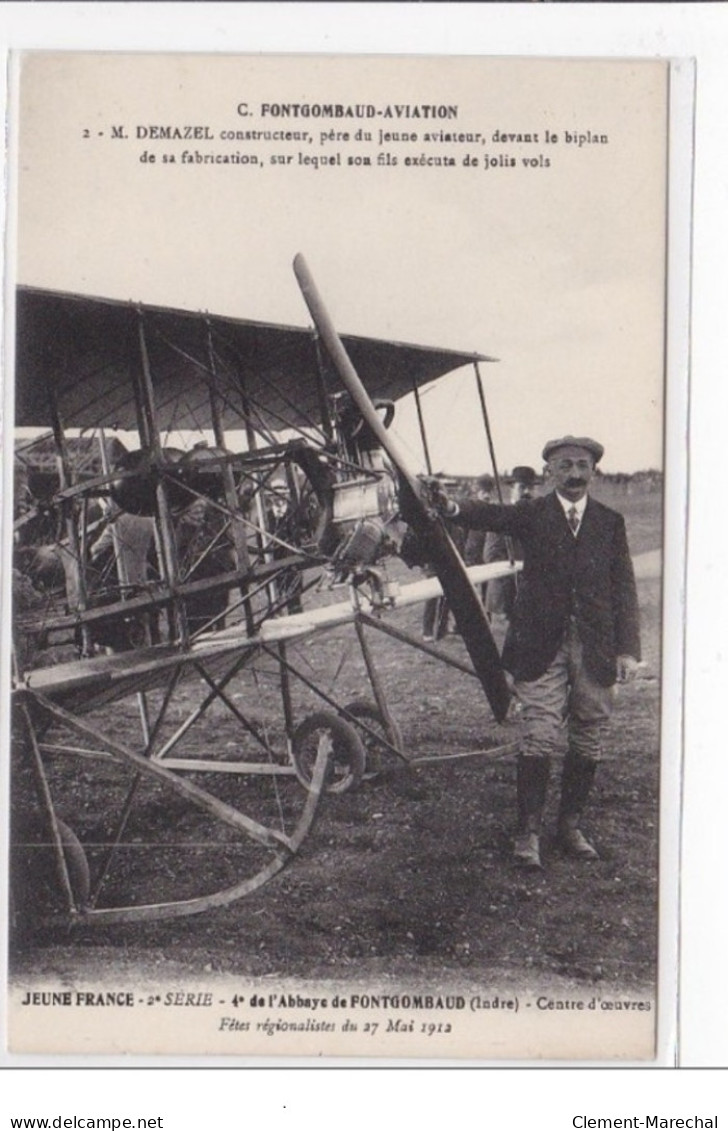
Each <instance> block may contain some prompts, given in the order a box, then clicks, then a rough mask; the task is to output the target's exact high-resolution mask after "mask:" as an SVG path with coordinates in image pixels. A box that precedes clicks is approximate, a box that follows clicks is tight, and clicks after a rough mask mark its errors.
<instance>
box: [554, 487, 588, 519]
mask: <svg viewBox="0 0 728 1131" xmlns="http://www.w3.org/2000/svg"><path fill="white" fill-rule="evenodd" d="M556 498H557V499H558V500H559V502H560V503H561V506H562V507H563V509H564V514H565V515H566V516H567V518H568V516H569V511H570V510H571V508H572V507H575V508H576V514H577V517H578V519H579V522H581V520H582V518H583V517H584V511H585V510H586V504H587V500H588V498H589V496H588V495H582V497H581V498H580V499H579V501H578V502H576V503H572V501H571V499H565V498H564V496H563V495H560V494H559V492H558V491H556Z"/></svg>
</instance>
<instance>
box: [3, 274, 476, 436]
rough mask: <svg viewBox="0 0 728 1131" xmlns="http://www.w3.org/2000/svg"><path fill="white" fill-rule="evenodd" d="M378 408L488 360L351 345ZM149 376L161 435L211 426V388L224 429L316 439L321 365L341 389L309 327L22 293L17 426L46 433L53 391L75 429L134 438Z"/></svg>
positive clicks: (370, 343)
mask: <svg viewBox="0 0 728 1131" xmlns="http://www.w3.org/2000/svg"><path fill="white" fill-rule="evenodd" d="M342 341H343V343H344V345H345V347H346V350H347V352H348V353H349V356H350V358H351V360H352V362H353V364H354V367H355V369H356V370H357V372H358V374H359V376H360V378H361V380H362V382H363V383H364V386H365V387H366V389H367V391H368V393H369V395H370V396H371V397H372V399H373V400H378V399H382V400H393V401H396V400H398V399H399V398H400V397H402V396H404V395H405V394H407V393H409V392H411V391H412V388H413V385H416V386H417V387H418V388H419V387H420V386H422V385H425V384H427V383H428V382H430V381H433V380H435V379H436V378H438V377H442V376H444V375H445V374H446V373H449V372H451V371H453V370H455V369H458V368H460V367H461V366H463V365H466V364H468V363H472V362H474V361H477V360H481V361H490V360H493V359H491V358H486V357H484V356H483V355H480V354H473V353H461V352H457V351H455V350H441V349H434V348H430V347H425V346H415V345H405V344H401V343H398V342H390V341H382V340H377V339H374V338H362V337H352V336H346V335H342ZM145 352H146V356H147V358H148V371H149V373H150V374H151V377H152V384H153V387H154V400H155V404H156V412H157V426H158V428H159V430H160V432H167V433H169V432H172V431H179V430H184V429H199V428H205V427H209V420H210V394H211V390H213V389H214V391H215V397H216V401H217V405H218V409H219V411H220V414H221V418H222V419H221V423H222V425H223V427H225V428H227V429H234V428H240V427H241V420H243V419H245V418H246V417H247V419H248V420H249V421H250V422H251V424H252V425H253V427H255V428H256V429H258V430H260V431H263V430H265V431H268V432H271V433H272V432H281V431H284V430H285V429H287V428H297V429H301V428H302V429H309V428H313V429H316V428H317V427H318V425H319V423H320V420H321V411H320V406H321V395H320V387H319V382H318V379H317V373H318V371H319V366H322V368H323V372H324V374H325V386H326V389H327V391H328V392H336V391H338V390H339V389H340V385H339V382H338V380H337V378H336V376H335V374H334V371H333V367H332V366H331V363H330V361H329V360H328V358H327V357H325V356H322V355H323V347H322V346H321V345H320V343H319V342H318V340H317V338H316V337H315V335H314V332H313V331H312V330H311V329H303V328H296V327H290V326H279V325H274V324H268V323H264V322H251V321H246V320H243V319H237V318H228V317H220V316H217V315H209V314H204V313H200V312H192V311H184V310H174V309H171V308H166V307H158V306H146V305H139V304H134V303H126V302H120V301H117V300H112V299H104V298H91V297H86V296H83V295H74V294H66V293H63V292H58V291H48V290H40V289H36V288H29V287H20V288H18V292H17V337H16V419H15V423H16V425H17V426H18V427H47V426H48V424H49V421H50V411H49V403H50V402H49V390H53V396H54V397H55V400H56V403H57V406H58V412H59V416H60V418H61V420H62V422H63V424H64V426H65V427H68V428H93V427H106V428H110V429H113V428H119V429H126V430H131V431H134V430H136V428H137V413H136V400H135V388H136V387H137V386H138V383H139V381H140V380H141V379H142V376H143V373H144V361H143V358H144V354H145Z"/></svg>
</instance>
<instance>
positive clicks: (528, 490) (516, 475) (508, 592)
mask: <svg viewBox="0 0 728 1131" xmlns="http://www.w3.org/2000/svg"><path fill="white" fill-rule="evenodd" d="M510 483H511V502H512V503H519V502H520V501H521V499H532V498H533V495H534V487H535V485H536V472H535V471H534V469H533V468H532V467H525V466H521V467H514V468H513V471H512V472H511V477H510ZM483 537H484V542H483V553H482V555H481V561H483V563H484V564H485V565H488V564H489V563H490V562H503V561H508V559H509V558H510V557H511V554H512V555H513V558H514V559H515V560H517V561H519V562H520V561H522V560H523V549H522V547H521V545H520V543H519V542H517V541H515V540H513V539H511V540H510V545H509V543H508V540H507V539H506V536H505V534H499V533H496V531H494V530H489V531H488V533H487V534H484V536H483ZM465 564H466V565H467V564H469V563H468V562H466V563H465ZM516 590H517V583H516V578H515V577H514V576H511V577H496V578H495V579H494V580H493V581H490V582H488V585H487V589H486V600H485V611H486V613H487V614H488V620H490V621H492V620H493V619H494V617H503V618H504V620H506V621H509V620H510V619H511V615H512V613H513V603H514V601H515V599H516Z"/></svg>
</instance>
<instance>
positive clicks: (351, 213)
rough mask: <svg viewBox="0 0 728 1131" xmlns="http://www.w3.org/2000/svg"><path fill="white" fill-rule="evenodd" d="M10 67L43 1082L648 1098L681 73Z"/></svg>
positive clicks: (17, 702)
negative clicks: (306, 1073) (671, 227)
mask: <svg viewBox="0 0 728 1131" xmlns="http://www.w3.org/2000/svg"><path fill="white" fill-rule="evenodd" d="M13 62H14V67H13V86H12V90H11V107H12V131H13V148H12V150H11V153H12V161H11V167H10V182H9V183H10V191H11V200H12V202H13V216H14V229H13V230H14V245H13V246H12V247H11V248H10V251H9V263H10V273H11V277H12V283H13V285H12V299H11V311H10V315H9V318H8V327H9V333H10V334H11V337H12V346H11V357H12V364H13V369H12V372H13V373H14V396H13V410H12V411H13V417H12V420H13V422H14V432H13V433H12V443H13V477H12V485H13V489H12V493H11V496H9V497H8V498H7V500H6V518H7V519H8V522H7V526H8V529H9V530H10V531H11V534H10V538H9V539H8V542H9V544H8V546H7V547H6V560H7V562H8V564H9V565H10V566H11V568H12V652H13V658H12V688H11V691H10V712H9V713H10V715H11V725H12V742H11V797H10V803H9V823H10V851H9V884H8V887H9V903H10V907H9V913H8V922H7V937H8V955H9V973H8V1007H9V1014H8V1016H9V1020H8V1043H9V1048H10V1050H11V1051H12V1052H14V1053H32V1054H36V1055H40V1056H45V1057H48V1056H53V1055H71V1054H91V1055H94V1054H115V1055H122V1054H136V1055H144V1056H175V1055H189V1056H216V1057H224V1056H238V1057H239V1056H252V1057H258V1056H269V1057H270V1056H274V1057H314V1056H317V1057H321V1056H323V1057H357V1058H376V1057H386V1058H391V1059H392V1060H395V1061H396V1060H398V1059H402V1058H407V1059H413V1060H416V1059H418V1058H424V1059H436V1060H442V1061H464V1060H467V1059H478V1060H486V1059H488V1060H495V1061H497V1060H524V1061H556V1062H564V1063H566V1062H569V1063H571V1062H577V1063H578V1062H583V1061H600V1062H601V1061H604V1062H611V1063H620V1062H629V1063H635V1062H636V1063H650V1062H654V1061H655V1058H656V1057H657V1056H658V1052H659V1051H660V1050H659V1040H658V1034H659V1031H660V1026H661V1025H663V1026H664V1025H665V1024H666V1023H667V1024H669V1023H670V1021H671V1017H672V1011H673V1010H674V1008H675V1001H674V992H673V993H672V995H671V994H670V993H669V992H668V993H661V979H665V978H668V979H669V978H670V977H672V976H673V975H674V953H673V952H672V951H671V950H670V946H671V945H672V944H671V943H670V944H668V945H667V949H665V947H666V942H665V936H666V934H667V935H668V936H669V934H670V932H669V930H668V931H667V932H666V930H665V924H666V922H667V923H668V924H669V923H670V922H672V920H671V919H670V916H674V914H675V910H674V899H673V896H674V892H675V889H676V885H677V875H676V874H675V867H674V855H673V854H672V853H669V854H668V857H669V861H668V863H667V864H666V862H665V860H666V857H665V851H664V850H665V835H664V834H665V830H666V829H667V830H668V831H670V830H672V834H673V837H674V838H676V837H677V835H678V828H677V813H678V805H679V796H678V793H679V775H678V772H677V769H676V767H677V760H678V758H679V753H676V746H675V741H674V740H675V735H673V734H668V735H665V734H664V733H663V732H662V728H661V717H662V709H663V694H662V688H663V678H662V677H663V629H664V623H663V615H662V600H663V576H664V575H663V567H664V520H663V515H664V498H665V476H666V462H665V452H664V442H665V419H666V415H665V405H666V397H667V396H668V393H669V389H668V384H667V377H666V375H667V372H668V350H667V345H666V343H667V342H668V318H667V310H668V308H667V296H668V293H669V277H668V276H669V272H668V262H669V260H668V239H667V233H668V213H669V210H668V188H669V180H670V178H669V147H668V140H669V137H670V126H671V123H670V98H669V90H670V81H671V64H670V63H669V62H668V61H665V60H655V59H652V60H650V59H639V58H629V59H626V58H625V59H615V58H611V59H596V58H584V59H579V58H572V59H566V58H542V59H536V58H518V57H511V58H506V57H501V58H495V57H494V58H487V57H465V56H463V57H444V56H443V57H438V58H434V57H426V56H409V57H405V56H388V57H385V56H363V55H362V56H356V55H351V56H348V57H344V56H338V55H328V56H323V55H318V56H317V55H298V56H296V57H293V56H283V55H281V56H274V55H233V54H230V55H215V56H211V55H204V54H200V55H182V54H174V53H171V54H167V55H162V54H154V53H149V54H123V53H93V52H89V53H76V52H68V53H63V52H57V53H56V52H37V53H36V52H32V51H29V52H21V53H19V54H17V55H16V56H15V57H14V60H13ZM688 158H689V155H686V160H688ZM8 431H11V430H9V429H7V428H6V432H8ZM667 470H668V471H669V469H667ZM10 512H12V513H10ZM675 521H676V522H677V524H678V525H679V524H680V522H681V521H682V519H681V517H680V515H679V514H678V516H677V518H676V519H675ZM666 783H668V785H669V786H670V787H672V786H674V787H675V788H674V790H673V791H672V792H673V793H674V796H671V795H670V792H671V791H670V789H666V788H665V785H666ZM661 831H662V834H663V840H662V853H661V839H660V833H661ZM666 916H667V919H666ZM673 934H674V932H673ZM662 1052H663V1053H664V1049H663V1050H662Z"/></svg>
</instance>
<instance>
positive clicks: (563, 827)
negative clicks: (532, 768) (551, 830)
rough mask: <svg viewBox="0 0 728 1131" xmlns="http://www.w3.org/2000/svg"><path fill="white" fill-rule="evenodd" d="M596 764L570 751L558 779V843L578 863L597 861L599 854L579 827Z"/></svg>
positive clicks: (590, 759)
mask: <svg viewBox="0 0 728 1131" xmlns="http://www.w3.org/2000/svg"><path fill="white" fill-rule="evenodd" d="M596 769H597V763H596V762H595V761H594V760H593V759H592V758H584V757H582V755H581V754H573V753H572V752H571V751H569V753H567V755H566V757H565V758H564V770H563V774H562V777H561V804H560V806H559V820H558V840H559V844H560V845H561V847H562V849H563V850H564V852H566V853H567V855H568V856H574V857H576V858H577V859H578V860H598V859H599V853H598V852H597V850H596V848H595V847H594V845H593V844H590V843H589V841H588V840H587V839H586V837H585V836H584V834H583V832H582V831H581V829H580V828H579V825H580V823H581V815H582V813H583V811H584V807H585V806H586V803H587V800H588V798H589V794H590V792H591V787H592V783H593V782H594V775H595V773H596Z"/></svg>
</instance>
